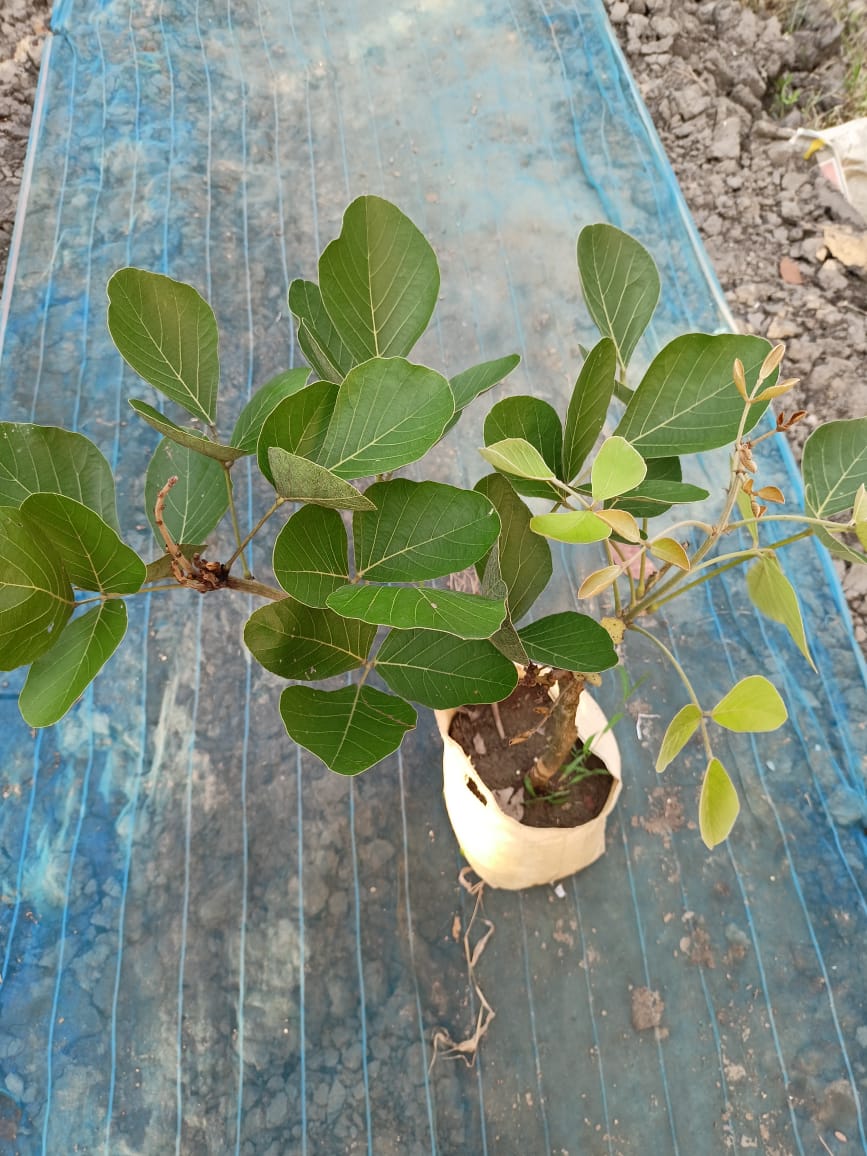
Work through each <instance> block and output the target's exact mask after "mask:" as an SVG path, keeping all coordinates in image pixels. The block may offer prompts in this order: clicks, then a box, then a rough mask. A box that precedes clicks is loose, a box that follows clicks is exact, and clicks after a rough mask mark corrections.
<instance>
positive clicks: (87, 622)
mask: <svg viewBox="0 0 867 1156" xmlns="http://www.w3.org/2000/svg"><path fill="white" fill-rule="evenodd" d="M126 623H127V616H126V603H124V602H122V601H120V600H119V599H116V600H113V601H111V602H103V603H102V604H101V605H100V606H95V607H94V608H93V609H92V610H88V611H87V613H86V614H82V615H81V616H80V617H78V618H73V619H72V621H71V622H69V623H67V625H66V626H65V627H64V628H63V631H62V632H61V634H60V637H59V638H58V639H57V641H56V642H55V644H54V646H52V648H51V650H49V651H48V653H47V654H43V655H42V656H41V657H40V658H37V660H36V662H34V664H33V665H32V666H31V667H30V671H29V673H28V675H27V680H26V682H25V683H24V686H23V688H22V690H21V694H20V696H19V699H18V706H19V709H20V710H21V714H22V716H23V718H24V721H25V722H26V723H27V725H28V726H32V727H48V726H51V725H52V724H53V723H56V722H57V721H58V720H59V719H62V718H63V716H64V715H65V714H66V712H67V711H68V710H69V708H70V707H71V706H72V704H73V703H74V702H75V700H76V699H77V698H78V697H79V695H81V694H83V693H84V691H85V690H86V688H87V687H88V686H89V685H90V683H92V682H93V680H94V679H95V678H96V676H97V675H98V674H99V672H100V671H101V670H102V668H103V667H104V666H105V664H106V663H107V662H108V660H109V659H110V658H111V656H112V655H113V654H114V652H115V650H117V648H118V646H119V645H120V643H121V641H122V640H123V636H124V635H125V634H126Z"/></svg>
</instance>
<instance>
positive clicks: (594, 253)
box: [578, 224, 659, 368]
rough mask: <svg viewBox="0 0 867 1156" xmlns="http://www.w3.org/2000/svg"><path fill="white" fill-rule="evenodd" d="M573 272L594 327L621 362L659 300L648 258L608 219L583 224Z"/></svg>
mask: <svg viewBox="0 0 867 1156" xmlns="http://www.w3.org/2000/svg"><path fill="white" fill-rule="evenodd" d="M578 274H579V276H580V278H581V289H582V291H583V293H584V300H585V301H586V302H587V309H588V310H589V312H590V316H591V317H592V318H593V320H594V322H595V323H596V328H597V329H598V330H599V332H600V333H601V334H602V336H603V337H610V338H611V339H612V341H613V342H614V344H615V346H616V348H617V359H618V361H619V362H620V364H621V365H622V366H623V367H624V368H626V366H627V365H628V364H629V359H630V357H631V356H632V354H633V351H634V350H635V346H636V345H637V344H638V341H639V338H640V337H641V335H642V333H643V332H644V330H645V329H646V328H647V325H648V323H649V321H650V319H651V317H652V316H653V311H654V309H655V308H656V303H657V301H658V300H659V273H658V272H657V271H656V265H655V264H654V262H653V258H652V257H651V255H650V254H649V253H648V251H647V250H646V249H645V248H644V246H643V245H641V244H640V243H639V242H638V241H636V240H635V238H634V237H630V236H629V235H628V234H627V233H624V232H621V230H620V229H615V228H614V226H613V225H605V224H600V225H587V226H586V228H584V229H582V230H581V232H580V233H579V235H578Z"/></svg>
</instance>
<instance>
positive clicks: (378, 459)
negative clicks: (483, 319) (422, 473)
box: [284, 357, 455, 479]
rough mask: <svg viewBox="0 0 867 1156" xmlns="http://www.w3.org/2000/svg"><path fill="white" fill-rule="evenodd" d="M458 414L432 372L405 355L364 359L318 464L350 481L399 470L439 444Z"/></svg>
mask: <svg viewBox="0 0 867 1156" xmlns="http://www.w3.org/2000/svg"><path fill="white" fill-rule="evenodd" d="M454 412H455V402H454V398H453V397H452V391H451V388H450V387H449V383H448V382H447V381H446V379H445V378H444V377H442V376H441V375H440V374H438V373H435V372H434V370H432V369H428V368H427V367H426V366H424V365H413V364H412V363H411V362H409V361H405V360H404V359H403V358H402V357H385V358H375V359H373V360H372V361H366V362H365V363H364V364H363V365H359V366H356V368H355V369H353V370H352V371H351V372H350V373H348V374H347V376H346V380H345V381H344V382H343V384H342V385H341V386H340V390H339V392H338V394H337V401H336V402H335V405H334V413H333V415H332V418H331V423H330V425H329V426H328V431H327V433H326V435H325V440H324V442H323V444H322V451H321V454H319V455H318V460H319V462H320V464H321V465H323V466H327V467H328V469H330V470H332V471H333V472H334V473H335V474H337V475H338V477H341V478H347V479H352V478H364V477H367V476H368V475H370V474H384V473H387V472H388V471H389V470H396V469H399V468H400V467H401V466H406V465H409V463H410V462H414V461H417V460H418V458H420V457H423V456H424V455H425V454H426V453H427V451H428V450H429V449H430V448H431V447H432V446H434V445H436V443H437V442H438V441H439V439H440V438H441V437H442V435H443V432H444V431H445V428H446V426H447V425H448V423H449V421H450V420H451V418H452V416H453V415H454ZM284 448H286V447H284ZM296 452H297V451H296Z"/></svg>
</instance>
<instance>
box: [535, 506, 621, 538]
mask: <svg viewBox="0 0 867 1156" xmlns="http://www.w3.org/2000/svg"><path fill="white" fill-rule="evenodd" d="M530 529H531V530H532V531H533V533H534V534H542V535H543V536H544V537H545V538H553V540H554V541H555V542H601V541H602V540H603V538H609V537H610V536H611V527H610V526H609V525H608V524H607V523H606V522H603V520H602V519H601V518H597V517H596V515H595V514H594V513H593V512H592V511H591V510H574V511H570V512H568V513H565V514H537V515H536V516H535V517H533V518H531V519H530Z"/></svg>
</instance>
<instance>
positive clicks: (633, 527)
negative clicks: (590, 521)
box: [596, 509, 642, 544]
mask: <svg viewBox="0 0 867 1156" xmlns="http://www.w3.org/2000/svg"><path fill="white" fill-rule="evenodd" d="M596 516H597V518H601V519H602V521H603V522H605V524H606V525H608V526H610V527H611V529H612V530H613V531H614V533H615V534H617V536H618V537H620V538H623V540H624V541H625V542H632V543H633V544H636V543H638V542H640V541H641V540H642V538H641V529H640V527H639V525H638V523H637V522H636V520H635V519H634V518H633V516H632V515H631V514H628V513H627V512H626V510H614V509H611V510H597V511H596Z"/></svg>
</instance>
